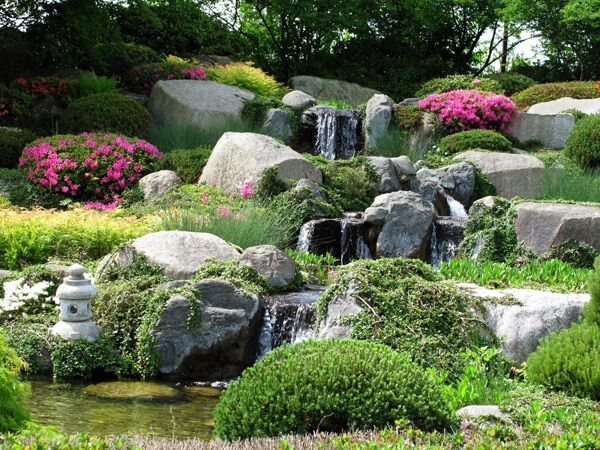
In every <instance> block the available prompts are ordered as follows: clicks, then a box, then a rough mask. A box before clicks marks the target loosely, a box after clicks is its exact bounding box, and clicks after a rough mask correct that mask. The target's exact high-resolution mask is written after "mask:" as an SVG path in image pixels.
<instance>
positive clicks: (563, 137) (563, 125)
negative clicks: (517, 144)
mask: <svg viewBox="0 0 600 450" xmlns="http://www.w3.org/2000/svg"><path fill="white" fill-rule="evenodd" d="M574 125H575V116H573V115H572V114H550V115H549V114H533V113H529V112H526V113H524V112H522V113H519V114H518V115H517V118H516V119H515V121H514V122H513V124H512V126H511V129H510V134H511V135H512V136H514V137H516V138H517V139H519V140H520V141H521V142H525V141H528V140H537V141H540V142H543V143H544V145H545V146H546V147H548V148H555V149H558V148H562V147H564V146H565V142H566V141H567V137H568V136H569V134H571V131H572V130H573V126H574Z"/></svg>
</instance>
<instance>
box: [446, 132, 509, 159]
mask: <svg viewBox="0 0 600 450" xmlns="http://www.w3.org/2000/svg"><path fill="white" fill-rule="evenodd" d="M438 146H439V148H440V151H442V152H443V153H444V154H445V155H454V154H456V153H461V152H465V151H467V150H475V149H482V150H489V151H493V152H504V153H512V151H513V146H512V143H511V142H510V141H509V140H508V139H506V138H505V137H504V136H503V135H501V134H500V133H497V132H495V131H492V130H468V131H461V132H458V133H454V134H451V135H449V136H444V137H443V138H442V139H440V142H439V143H438Z"/></svg>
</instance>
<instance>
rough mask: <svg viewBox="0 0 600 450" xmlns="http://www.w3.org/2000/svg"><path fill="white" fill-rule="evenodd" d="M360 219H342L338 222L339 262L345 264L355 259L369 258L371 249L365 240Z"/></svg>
mask: <svg viewBox="0 0 600 450" xmlns="http://www.w3.org/2000/svg"><path fill="white" fill-rule="evenodd" d="M363 223H364V222H363V220H362V219H352V218H347V219H343V220H342V221H341V222H340V229H341V233H342V236H341V239H340V247H341V250H340V264H341V265H345V264H348V263H349V262H351V261H354V260H357V259H371V251H370V250H369V247H368V246H367V243H366V242H365V237H364V232H363V228H364V227H363Z"/></svg>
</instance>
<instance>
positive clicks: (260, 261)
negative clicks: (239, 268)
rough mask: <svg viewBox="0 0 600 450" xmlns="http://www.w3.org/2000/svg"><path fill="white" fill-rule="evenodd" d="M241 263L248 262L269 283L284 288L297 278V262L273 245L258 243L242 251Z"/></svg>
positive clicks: (239, 261)
mask: <svg viewBox="0 0 600 450" xmlns="http://www.w3.org/2000/svg"><path fill="white" fill-rule="evenodd" d="M238 263H239V264H247V265H249V266H252V267H254V268H255V269H256V271H257V272H258V273H259V274H260V275H262V276H263V277H265V278H266V279H267V281H268V282H269V284H271V285H272V286H275V287H277V288H284V287H286V286H288V285H289V284H291V283H293V282H294V280H295V279H296V262H295V261H294V259H293V258H291V257H290V256H288V255H286V254H285V253H284V252H283V251H281V250H279V249H278V248H277V247H275V246H273V245H256V246H254V247H248V248H247V249H245V250H244V251H243V252H242V255H241V256H240V259H239V260H238Z"/></svg>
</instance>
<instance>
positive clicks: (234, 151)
mask: <svg viewBox="0 0 600 450" xmlns="http://www.w3.org/2000/svg"><path fill="white" fill-rule="evenodd" d="M271 166H277V168H278V176H279V178H281V179H283V180H286V179H292V180H301V179H303V178H307V179H309V180H312V181H314V182H315V183H321V182H322V181H323V175H322V173H321V171H320V170H319V169H318V168H317V167H316V166H314V165H313V164H312V163H311V162H310V161H308V160H307V159H306V158H305V157H304V156H302V155H301V154H299V153H298V152H296V151H294V150H292V149H291V148H290V147H287V146H285V145H283V144H281V143H279V142H277V141H276V140H275V139H273V138H272V137H269V136H265V135H262V134H256V133H235V132H227V133H224V134H223V136H221V138H220V139H219V141H218V142H217V144H216V145H215V148H214V149H213V151H212V153H211V155H210V158H209V159H208V162H207V163H206V166H205V167H204V170H203V171H202V175H201V176H200V180H199V183H206V184H209V185H212V186H216V187H219V188H221V189H224V190H226V191H227V192H229V193H232V194H235V193H238V192H239V191H238V190H239V186H240V185H241V184H242V183H243V182H244V181H245V180H250V181H252V182H258V181H259V180H260V178H261V177H262V174H263V172H264V170H265V169H266V168H267V167H271Z"/></svg>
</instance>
